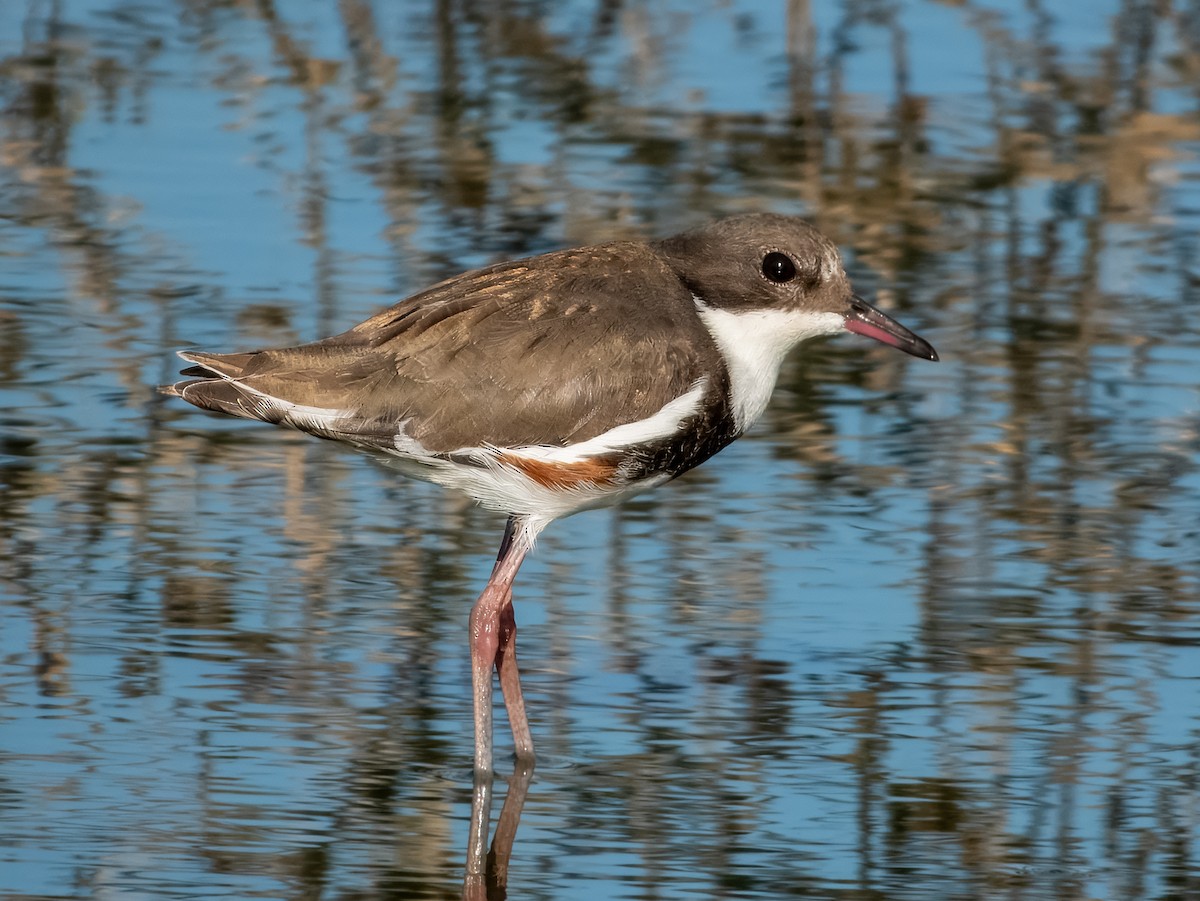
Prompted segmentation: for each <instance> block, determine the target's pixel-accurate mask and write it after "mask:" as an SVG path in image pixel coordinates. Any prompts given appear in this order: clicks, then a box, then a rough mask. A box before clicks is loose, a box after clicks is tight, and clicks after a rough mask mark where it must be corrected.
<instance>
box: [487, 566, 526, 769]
mask: <svg viewBox="0 0 1200 901" xmlns="http://www.w3.org/2000/svg"><path fill="white" fill-rule="evenodd" d="M496 674H497V675H498V676H499V677H500V691H501V692H502V693H503V694H504V706H505V708H507V710H508V724H509V725H510V726H511V727H512V734H513V745H514V746H515V747H516V752H517V758H518V759H520V760H526V761H530V760H533V735H532V734H531V733H530V731H529V718H528V717H527V716H526V715H525V698H524V696H523V695H522V693H521V673H520V672H519V671H518V670H517V618H516V614H515V612H514V611H513V603H512V591H511V590H510V591H509V592H508V597H507V598H506V603H505V605H504V606H503V607H502V608H501V609H500V646H499V647H498V648H497V649H496Z"/></svg>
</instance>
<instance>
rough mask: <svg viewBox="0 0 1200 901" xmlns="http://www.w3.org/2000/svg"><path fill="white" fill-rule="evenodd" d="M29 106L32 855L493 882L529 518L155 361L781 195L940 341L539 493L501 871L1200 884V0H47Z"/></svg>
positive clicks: (21, 648)
mask: <svg viewBox="0 0 1200 901" xmlns="http://www.w3.org/2000/svg"><path fill="white" fill-rule="evenodd" d="M0 123H2V124H0V896H2V897H4V898H12V899H35V898H36V899H49V898H122V899H125V898H142V897H144V898H198V899H214V898H229V899H233V898H296V899H307V898H329V899H352V898H354V899H356V898H450V897H456V896H458V895H459V894H460V893H462V892H463V888H464V859H465V855H466V850H467V838H468V825H469V812H470V806H471V801H472V793H473V786H472V778H471V769H470V767H471V753H472V736H471V718H470V691H469V686H470V668H469V659H468V655H467V645H466V618H467V611H468V609H469V606H470V603H471V601H472V599H473V598H474V596H475V595H476V594H477V593H478V591H479V590H480V588H481V587H482V585H483V583H484V582H485V581H486V578H487V574H488V572H489V570H490V566H491V561H492V557H493V555H494V553H495V549H496V546H497V545H498V543H499V539H500V534H501V531H502V528H503V521H502V519H501V518H500V517H498V516H496V515H493V514H490V513H486V512H483V511H480V510H477V509H475V508H472V507H471V506H469V505H468V504H466V503H465V502H463V501H461V500H459V499H457V498H454V497H451V496H448V495H445V494H443V493H441V492H439V491H438V490H437V489H435V488H433V487H430V486H427V485H424V484H417V483H412V482H408V481H405V480H403V479H401V478H400V477H398V476H397V475H395V474H394V473H391V472H389V471H386V470H384V469H381V468H378V467H377V466H376V465H375V464H373V463H372V462H371V461H369V460H366V459H363V458H360V457H358V456H355V455H353V454H350V453H346V452H344V451H341V450H340V449H339V448H337V447H334V446H331V445H327V444H325V443H322V442H317V441H314V440H312V439H308V438H305V437H303V436H301V435H298V434H294V433H287V432H283V431H281V430H276V429H271V428H268V427H266V426H263V425H261V424H254V423H244V422H239V421H234V420H227V419H223V418H219V417H215V416H210V415H206V414H203V413H201V412H199V411H197V410H194V409H192V408H190V407H187V406H186V405H184V404H182V403H180V402H178V401H172V400H170V399H168V398H165V397H162V396H159V395H156V394H155V393H154V391H153V386H154V385H156V384H159V383H161V382H164V381H167V380H169V379H170V378H171V377H172V375H173V373H174V371H175V370H176V368H177V366H176V364H177V362H178V361H177V360H175V358H174V356H173V352H174V351H175V350H176V349H179V348H181V347H193V346H199V347H207V348H215V349H233V348H247V347H255V346H265V345H272V344H286V343H294V342H297V341H303V340H309V339H313V338H317V337H320V336H322V335H325V334H330V333H333V332H335V331H341V330H342V329H343V328H345V327H347V326H349V325H351V324H353V323H354V322H356V321H358V320H359V319H360V318H362V317H364V316H366V315H367V314H368V313H370V312H371V311H373V310H376V309H378V308H380V307H382V306H384V305H387V304H389V303H391V302H393V301H394V300H396V299H398V298H400V297H402V296H404V295H405V294H407V293H410V292H412V291H415V290H417V289H419V288H421V287H424V286H425V285H427V284H429V283H431V282H432V281H434V280H436V279H438V278H441V277H443V276H447V275H451V274H454V273H457V272H459V271H461V270H463V269H466V268H470V267H472V266H476V265H481V264H484V263H487V262H490V261H493V260H497V259H502V258H505V257H512V256H518V255H522V254H527V253H536V252H541V251H544V250H548V249H552V248H557V247H560V246H565V245H570V244H583V243H591V242H596V241H602V240H610V239H615V238H628V237H647V236H660V235H666V234H670V233H673V232H675V231H678V230H680V229H682V228H684V227H687V226H690V225H694V224H696V223H699V222H702V221H705V220H707V219H709V218H712V217H714V216H716V215H720V214H727V213H733V212H742V211H748V210H773V211H779V212H787V213H800V214H803V215H806V216H808V217H809V218H811V219H812V220H813V221H814V222H816V223H817V224H818V225H819V226H820V227H821V228H822V229H823V230H824V231H825V232H826V233H827V234H829V235H830V236H831V237H832V238H833V239H834V240H835V241H836V242H837V243H838V244H839V245H840V246H841V247H842V248H843V250H844V253H845V256H846V261H847V265H848V268H849V269H850V271H851V274H852V275H853V276H854V278H855V280H856V285H857V286H858V288H859V290H860V291H861V292H862V293H863V294H866V295H868V296H871V297H874V298H876V299H877V301H878V302H879V304H880V305H881V306H883V307H885V308H887V309H888V310H890V311H892V312H893V313H895V315H897V316H898V317H900V318H901V319H903V320H904V321H905V322H906V323H907V324H909V325H911V326H912V327H913V328H914V329H916V330H917V331H919V332H921V333H922V334H924V335H925V336H927V337H928V338H929V339H930V340H931V341H932V342H933V343H934V344H935V345H936V346H937V347H938V349H939V351H940V352H941V354H942V362H941V363H939V364H937V365H933V364H929V363H923V362H921V361H918V360H913V359H911V358H908V357H904V356H902V355H900V354H896V353H895V352H892V351H889V350H888V349H887V348H884V347H881V346H878V345H875V344H873V343H871V342H867V341H865V340H863V339H861V338H855V337H852V336H846V337H842V338H839V339H836V340H834V341H828V342H822V343H815V344H810V345H806V346H805V347H804V348H803V349H802V351H801V352H799V353H797V354H796V355H794V357H793V358H792V359H791V360H789V362H788V364H787V365H786V367H785V369H784V372H783V375H782V377H781V380H780V384H779V387H778V390H777V392H776V396H775V398H774V400H773V402H772V405H771V407H770V408H769V410H768V413H767V415H766V416H765V417H764V420H763V421H762V422H761V423H760V424H759V425H758V426H757V427H756V429H755V430H754V432H753V433H752V434H751V435H749V436H747V437H746V438H744V439H742V440H741V441H739V442H738V443H736V444H734V445H733V446H732V447H730V448H729V449H728V450H726V451H725V452H723V453H722V454H721V455H720V456H719V457H718V458H716V459H715V460H713V461H711V462H710V463H709V464H707V465H706V466H704V467H702V468H701V469H699V470H696V471H694V472H692V473H690V474H688V475H687V476H685V477H684V478H682V479H680V480H679V481H677V482H676V483H673V484H672V485H670V486H667V487H665V488H663V489H660V490H658V491H657V492H655V493H653V494H650V495H646V496H643V497H641V498H638V499H636V500H633V501H631V502H629V503H627V504H625V505H624V506H622V507H619V508H616V509H611V510H606V511H598V512H591V513H585V514H582V515H580V516H578V517H575V518H573V519H568V520H564V521H562V522H560V523H557V524H555V525H554V526H552V527H551V529H550V530H548V532H547V533H546V534H545V536H544V537H543V539H542V540H541V541H540V543H539V545H538V548H537V552H536V554H535V555H534V556H533V557H532V558H531V560H530V561H529V562H528V563H527V564H526V566H525V568H524V570H523V571H522V573H521V577H520V579H519V581H518V586H517V616H518V620H519V621H520V623H521V626H522V632H521V641H522V666H523V671H524V681H525V688H526V698H527V703H528V706H529V710H530V714H531V717H532V721H533V722H532V725H533V732H534V737H535V741H536V743H537V745H538V749H539V751H540V755H541V756H540V758H539V761H538V764H537V767H536V769H534V771H533V773H532V778H531V779H530V778H529V774H526V773H523V772H522V771H521V770H519V769H518V770H516V771H514V772H513V773H512V776H511V778H510V776H509V766H510V763H509V759H508V754H509V751H510V749H511V744H510V739H509V736H508V735H507V734H506V733H507V730H506V729H505V728H504V725H503V720H502V719H501V722H500V724H499V728H498V731H497V746H498V752H499V758H498V759H499V770H500V777H501V778H498V779H497V782H496V785H495V799H494V800H495V803H494V807H495V809H494V810H493V811H492V826H493V828H497V825H496V824H497V821H498V820H499V819H500V806H501V802H502V801H503V800H504V798H505V797H506V796H508V797H511V798H514V799H517V798H519V796H520V795H522V794H524V795H525V803H524V809H523V811H522V812H521V816H520V819H519V825H518V826H517V829H516V833H515V838H514V839H513V843H512V849H511V856H510V858H509V859H508V861H507V870H506V871H505V870H504V867H503V866H500V867H499V868H498V869H494V871H493V873H492V876H491V882H490V884H489V885H485V886H482V887H480V888H481V892H475V887H472V886H468V894H472V893H474V895H473V896H475V895H478V896H482V894H486V893H488V892H490V894H491V896H492V897H502V896H503V894H504V888H503V886H502V885H501V883H503V882H505V881H506V882H507V893H508V897H510V898H537V899H574V898H579V899H593V898H614V899H615V898H629V899H635V898H636V899H649V898H704V899H708V898H761V899H767V898H772V899H773V898H784V897H812V898H856V899H858V898H861V899H929V898H1012V899H1034V898H1055V899H1058V898H1063V899H1074V898H1081V899H1082V898H1089V899H1091V898H1114V899H1116V898H1122V899H1124V898H1131V899H1132V898H1137V899H1140V898H1154V899H1159V898H1162V899H1166V898H1187V897H1200V838H1198V835H1200V326H1198V325H1197V323H1198V322H1200V256H1198V254H1200V163H1198V161H1197V160H1198V151H1200V7H1198V6H1197V5H1196V3H1195V2H1189V0H1167V2H1162V3H1140V2H1115V0H1113V2H1108V0H1101V2H1095V3H1065V2H1059V3H1055V2H1048V0H1042V2H1000V0H994V2H990V3H978V2H973V0H965V2H959V3H935V2H918V0H912V2H896V3H878V2H860V0H841V2H833V0H813V2H811V3H809V2H788V3H771V2H758V0H725V2H700V3H685V2H682V0H664V2H655V3H648V2H620V0H593V2H568V3H550V2H509V3H501V4H489V3H477V2H470V0H460V2H420V3H418V2H405V3H391V2H383V0H377V2H368V0H343V2H339V3H336V4H335V3H321V2H291V3H279V4H273V3H269V2H259V3H253V2H239V3H228V2H215V0H189V2H179V3H171V2H166V0H145V2H137V3H133V2H121V0H93V2H77V3H55V2H49V0H30V2H22V3H5V4H3V5H0ZM526 782H528V786H527V792H524V791H522V789H524V788H525V784H524V783H526ZM515 806H516V805H515V804H510V806H509V808H508V812H509V813H510V814H511V813H512V812H513V810H514V808H515ZM504 822H505V823H507V824H508V825H511V822H509V821H508V820H506V821H504ZM501 831H503V829H502V830H501ZM501 863H503V862H501Z"/></svg>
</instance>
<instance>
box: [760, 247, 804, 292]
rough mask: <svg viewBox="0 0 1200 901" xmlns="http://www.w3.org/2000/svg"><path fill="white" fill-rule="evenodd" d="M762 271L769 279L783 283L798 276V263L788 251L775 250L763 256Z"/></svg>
mask: <svg viewBox="0 0 1200 901" xmlns="http://www.w3.org/2000/svg"><path fill="white" fill-rule="evenodd" d="M762 271H763V275H765V276H766V277H767V280H768V281H772V282H775V283H776V284H780V285H782V284H783V283H784V282H790V281H791V280H792V279H794V278H795V277H796V264H795V263H793V262H792V258H791V257H789V256H788V255H787V254H786V253H780V252H779V251H777V250H773V251H771V252H770V253H769V254H767V255H766V256H765V257H763V267H762Z"/></svg>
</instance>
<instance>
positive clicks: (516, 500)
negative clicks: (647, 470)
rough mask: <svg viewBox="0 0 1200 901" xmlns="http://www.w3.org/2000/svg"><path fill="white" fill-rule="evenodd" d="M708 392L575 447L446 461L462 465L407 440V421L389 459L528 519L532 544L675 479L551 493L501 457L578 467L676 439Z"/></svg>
mask: <svg viewBox="0 0 1200 901" xmlns="http://www.w3.org/2000/svg"><path fill="white" fill-rule="evenodd" d="M707 387H708V379H706V378H700V379H697V380H696V383H695V384H694V385H692V387H691V388H689V389H688V390H687V391H686V392H685V393H684V394H681V395H680V396H679V397H677V398H675V399H674V400H672V401H669V402H668V403H666V404H664V405H663V407H662V409H660V410H659V411H658V412H656V413H654V414H653V415H651V416H648V417H646V418H645V419H640V420H638V421H636V422H627V423H624V424H622V425H619V426H615V427H614V428H611V429H609V430H608V431H607V432H603V433H602V434H600V435H597V436H596V437H595V438H591V439H589V440H587V441H583V442H580V443H578V444H573V445H570V446H569V447H550V446H547V445H526V446H524V447H516V448H503V449H502V448H496V447H464V448H460V449H458V450H456V451H454V452H453V453H452V454H449V455H447V456H451V457H456V458H459V460H457V461H456V460H447V459H445V458H444V457H442V456H440V455H435V454H430V453H429V452H428V451H427V450H426V449H425V448H423V447H422V446H421V444H420V443H419V442H417V441H415V440H414V439H412V438H411V437H409V436H408V434H407V433H406V431H405V425H406V424H407V423H401V425H400V429H399V430H398V432H397V433H396V436H395V439H394V441H393V446H394V447H395V449H396V450H395V453H394V454H392V455H389V457H388V458H387V462H388V463H389V465H391V466H393V467H394V468H396V469H399V470H400V471H401V472H403V473H405V474H406V475H409V476H413V477H415V478H419V479H424V480H426V481H430V482H435V483H437V484H439V485H442V486H445V487H447V488H453V489H455V490H458V491H461V492H463V493H464V494H467V495H469V496H470V497H472V498H474V499H475V501H476V502H478V503H479V504H481V505H482V506H484V507H487V508H489V509H491V510H498V511H500V512H502V513H515V514H517V515H519V516H521V517H522V518H523V520H524V521H525V522H526V523H527V526H526V528H527V531H529V532H530V540H531V541H532V536H533V535H536V534H537V532H539V531H541V529H542V528H543V527H544V526H545V525H546V524H547V523H549V522H550V521H551V520H554V519H558V518H560V517H563V516H569V515H571V514H572V513H578V512H579V511H580V510H587V509H590V508H593V507H605V506H608V505H610V504H615V503H617V502H618V501H621V500H623V499H624V498H626V497H629V496H630V495H633V494H638V493H640V492H642V491H647V490H649V489H651V488H653V487H655V486H656V485H661V484H662V483H663V482H665V481H667V480H668V479H669V478H670V475H669V474H666V473H664V474H662V475H660V476H654V477H652V478H648V479H642V480H640V481H638V482H636V483H634V484H623V483H621V482H620V481H618V482H617V484H611V485H593V484H591V483H588V482H581V483H579V484H576V485H572V486H571V487H570V488H547V487H546V486H544V485H540V484H538V483H537V482H536V481H534V480H533V479H531V478H529V476H527V475H526V474H525V473H523V472H521V470H520V469H518V468H517V467H515V466H512V465H510V464H507V463H505V462H504V461H503V460H502V459H501V457H502V455H503V456H510V457H511V456H522V457H526V458H528V459H531V460H538V461H544V462H549V463H576V462H579V461H582V460H587V459H590V458H592V457H596V456H601V455H603V454H607V453H614V452H618V451H621V450H625V449H627V448H630V447H634V446H636V445H639V444H644V443H650V442H653V441H659V440H662V439H664V438H670V437H671V436H672V435H675V434H677V433H678V432H679V431H680V430H681V429H682V428H683V427H684V424H685V423H686V422H687V420H688V419H689V418H690V417H691V416H694V415H695V414H696V413H697V412H699V410H700V405H701V403H702V402H703V399H704V392H705V390H706V389H707ZM462 459H469V460H471V461H472V463H470V464H466V463H463V462H461V460H462Z"/></svg>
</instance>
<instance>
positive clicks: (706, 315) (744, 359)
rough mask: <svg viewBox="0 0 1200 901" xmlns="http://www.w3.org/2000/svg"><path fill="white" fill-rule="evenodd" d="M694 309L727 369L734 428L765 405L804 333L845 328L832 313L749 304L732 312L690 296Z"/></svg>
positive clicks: (826, 332) (830, 332)
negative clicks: (750, 307)
mask: <svg viewBox="0 0 1200 901" xmlns="http://www.w3.org/2000/svg"><path fill="white" fill-rule="evenodd" d="M693 300H694V301H695V302H696V310H697V312H699V314H700V318H701V319H702V320H703V322H704V325H705V327H707V328H708V331H709V333H710V334H711V335H712V336H713V340H714V341H716V343H717V348H718V349H719V350H720V351H721V355H722V356H723V357H724V358H725V366H726V367H727V368H728V370H729V384H730V390H729V395H730V397H729V400H730V405H731V406H732V407H733V416H734V421H735V422H736V424H737V427H738V430H739V431H742V432H744V431H745V430H746V429H748V428H750V426H752V425H753V424H754V423H755V422H756V421H757V420H758V417H759V416H761V415H762V412H763V410H765V409H766V408H767V401H769V400H770V399H771V392H772V391H774V390H775V380H776V379H777V378H778V377H779V367H780V366H782V365H783V358H784V357H786V356H787V355H788V351H790V350H791V349H792V348H793V347H795V346H796V345H797V344H799V343H800V342H801V341H804V340H805V339H807V338H815V337H817V336H818V335H834V334H837V333H838V332H840V331H842V330H843V329H844V328H845V325H844V323H845V320H844V319H843V317H842V316H840V315H838V314H837V313H814V312H805V311H803V310H750V311H747V312H742V313H736V312H730V311H729V310H720V309H717V308H715V307H710V306H708V305H707V304H706V303H704V301H702V300H701V299H700V298H699V297H693Z"/></svg>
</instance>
